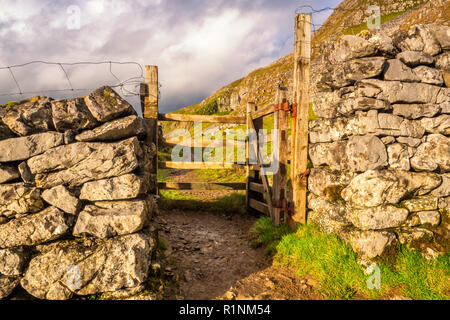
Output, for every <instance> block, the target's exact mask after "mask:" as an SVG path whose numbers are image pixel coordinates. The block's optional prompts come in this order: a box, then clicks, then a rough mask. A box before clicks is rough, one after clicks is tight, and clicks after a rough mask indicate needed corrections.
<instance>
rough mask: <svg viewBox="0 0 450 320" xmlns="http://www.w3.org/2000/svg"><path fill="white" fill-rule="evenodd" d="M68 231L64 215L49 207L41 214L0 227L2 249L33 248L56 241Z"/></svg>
mask: <svg viewBox="0 0 450 320" xmlns="http://www.w3.org/2000/svg"><path fill="white" fill-rule="evenodd" d="M68 231H69V226H68V225H67V223H66V221H65V217H64V213H63V212H62V211H60V210H59V209H57V208H54V207H49V208H47V209H45V210H43V211H41V212H39V213H36V214H32V215H29V216H25V217H22V218H18V219H14V220H11V221H9V222H7V223H5V224H2V225H0V248H11V247H16V246H33V245H37V244H41V243H44V242H48V241H51V240H56V239H58V238H60V237H62V236H63V235H65V234H67V232H68Z"/></svg>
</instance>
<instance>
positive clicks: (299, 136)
mask: <svg viewBox="0 0 450 320" xmlns="http://www.w3.org/2000/svg"><path fill="white" fill-rule="evenodd" d="M310 64H311V15H310V14H299V15H297V17H296V18H295V46H294V97H295V99H294V101H295V103H296V104H297V108H296V109H297V110H296V117H295V121H296V126H295V127H296V132H295V135H293V136H292V139H293V146H294V150H292V162H293V163H291V170H293V173H292V175H291V177H292V189H293V190H292V191H293V205H294V214H293V216H292V220H293V221H294V222H297V223H301V224H304V223H305V222H306V192H307V176H306V170H307V166H308V110H309V82H310V80H309V75H310Z"/></svg>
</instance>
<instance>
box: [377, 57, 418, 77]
mask: <svg viewBox="0 0 450 320" xmlns="http://www.w3.org/2000/svg"><path fill="white" fill-rule="evenodd" d="M384 80H388V81H404V82H419V81H420V78H419V77H418V76H417V75H416V74H415V73H414V72H413V70H412V69H411V68H409V67H407V66H406V65H405V64H404V63H403V62H401V61H400V60H398V59H392V60H388V61H387V67H386V71H385V72H384Z"/></svg>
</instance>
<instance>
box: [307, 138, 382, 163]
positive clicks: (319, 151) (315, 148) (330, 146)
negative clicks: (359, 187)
mask: <svg viewBox="0 0 450 320" xmlns="http://www.w3.org/2000/svg"><path fill="white" fill-rule="evenodd" d="M346 145H347V143H346V142H345V141H336V142H332V143H317V144H313V145H311V147H310V150H309V155H310V158H311V161H312V163H313V165H314V167H315V168H317V167H320V166H323V165H328V166H330V168H331V169H332V170H342V169H343V168H344V167H345V163H346V160H347V158H346V153H345V147H346ZM386 157H387V156H386Z"/></svg>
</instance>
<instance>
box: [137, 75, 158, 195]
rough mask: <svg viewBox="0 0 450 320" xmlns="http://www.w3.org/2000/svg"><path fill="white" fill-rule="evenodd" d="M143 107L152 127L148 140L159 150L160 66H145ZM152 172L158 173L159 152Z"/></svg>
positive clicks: (142, 93) (143, 114)
mask: <svg viewBox="0 0 450 320" xmlns="http://www.w3.org/2000/svg"><path fill="white" fill-rule="evenodd" d="M140 95H141V108H142V117H143V118H145V119H146V121H147V124H148V126H149V128H150V132H149V134H148V137H147V141H148V142H153V143H154V144H155V145H156V150H158V137H159V127H158V100H159V82H158V67H157V66H145V83H143V84H142V86H141V92H140ZM151 171H152V172H151V173H152V174H155V175H157V174H158V154H156V156H155V159H154V161H153V168H152V170H151ZM155 188H156V190H155V192H156V193H155V194H158V184H156V187H155Z"/></svg>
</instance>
